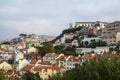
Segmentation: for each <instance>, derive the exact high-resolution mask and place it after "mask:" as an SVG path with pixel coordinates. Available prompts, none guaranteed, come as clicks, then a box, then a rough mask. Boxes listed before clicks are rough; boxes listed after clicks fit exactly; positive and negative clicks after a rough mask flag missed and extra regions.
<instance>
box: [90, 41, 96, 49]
mask: <svg viewBox="0 0 120 80" xmlns="http://www.w3.org/2000/svg"><path fill="white" fill-rule="evenodd" d="M89 46H90V47H91V48H96V47H97V46H98V43H97V42H96V41H95V40H91V43H90V45H89Z"/></svg>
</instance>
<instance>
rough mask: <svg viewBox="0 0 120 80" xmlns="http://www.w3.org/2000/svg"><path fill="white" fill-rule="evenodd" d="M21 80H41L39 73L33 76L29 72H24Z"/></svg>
mask: <svg viewBox="0 0 120 80" xmlns="http://www.w3.org/2000/svg"><path fill="white" fill-rule="evenodd" d="M22 78H23V80H42V79H41V78H40V76H39V73H36V74H34V73H32V72H30V71H28V72H26V73H25V74H24V75H23V77H22Z"/></svg>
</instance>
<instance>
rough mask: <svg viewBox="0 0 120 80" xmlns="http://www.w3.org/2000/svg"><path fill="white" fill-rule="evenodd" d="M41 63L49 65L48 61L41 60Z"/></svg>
mask: <svg viewBox="0 0 120 80" xmlns="http://www.w3.org/2000/svg"><path fill="white" fill-rule="evenodd" d="M41 64H42V65H51V63H50V61H43V62H41Z"/></svg>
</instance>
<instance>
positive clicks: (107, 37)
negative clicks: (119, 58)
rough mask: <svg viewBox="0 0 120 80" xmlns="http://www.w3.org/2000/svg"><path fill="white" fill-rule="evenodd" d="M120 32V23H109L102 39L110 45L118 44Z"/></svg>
mask: <svg viewBox="0 0 120 80" xmlns="http://www.w3.org/2000/svg"><path fill="white" fill-rule="evenodd" d="M118 32H120V21H115V22H112V23H108V24H107V25H106V27H105V28H104V30H103V31H102V36H101V37H102V39H103V41H106V42H107V44H108V45H112V44H116V43H117V39H118V38H119V37H118V36H117V33H118Z"/></svg>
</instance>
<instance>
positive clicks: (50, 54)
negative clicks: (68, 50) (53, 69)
mask: <svg viewBox="0 0 120 80" xmlns="http://www.w3.org/2000/svg"><path fill="white" fill-rule="evenodd" d="M59 55H60V54H55V53H48V54H46V55H45V56H53V57H56V58H57V57H58V56H59Z"/></svg>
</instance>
